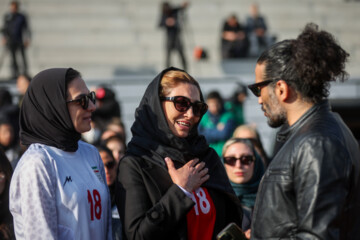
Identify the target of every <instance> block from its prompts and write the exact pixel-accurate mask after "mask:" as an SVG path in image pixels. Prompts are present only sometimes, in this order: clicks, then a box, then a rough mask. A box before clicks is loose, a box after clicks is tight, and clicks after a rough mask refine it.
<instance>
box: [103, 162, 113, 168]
mask: <svg viewBox="0 0 360 240" xmlns="http://www.w3.org/2000/svg"><path fill="white" fill-rule="evenodd" d="M104 166H105V167H106V168H107V169H112V168H113V167H114V166H115V161H112V162H107V163H105V164H104Z"/></svg>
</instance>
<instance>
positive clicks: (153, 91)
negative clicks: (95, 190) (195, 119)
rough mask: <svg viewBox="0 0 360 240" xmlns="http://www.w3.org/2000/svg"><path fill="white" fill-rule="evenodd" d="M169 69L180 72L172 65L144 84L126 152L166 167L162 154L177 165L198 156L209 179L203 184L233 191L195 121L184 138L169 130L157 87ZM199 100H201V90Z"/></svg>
mask: <svg viewBox="0 0 360 240" xmlns="http://www.w3.org/2000/svg"><path fill="white" fill-rule="evenodd" d="M171 70H177V71H182V70H180V69H177V68H174V67H170V68H167V69H165V70H164V71H162V72H161V73H160V74H159V75H158V76H156V77H155V79H154V80H153V81H152V82H151V83H150V84H149V86H148V87H147V89H146V91H145V94H144V96H143V98H142V100H141V102H140V105H139V107H138V108H137V109H136V112H135V122H134V124H133V125H132V127H131V132H132V134H133V137H132V139H131V141H130V142H129V144H128V148H127V151H126V153H127V154H131V155H135V156H139V157H142V158H144V159H146V160H148V161H151V162H152V163H154V164H157V165H159V166H161V167H163V168H165V169H166V164H165V162H164V159H165V157H170V158H171V159H172V160H173V161H174V164H175V167H177V168H178V167H181V166H183V165H184V164H186V162H188V161H190V160H191V159H193V158H195V157H197V158H199V159H200V161H203V162H205V164H206V167H207V168H208V169H209V175H210V179H209V180H208V181H207V182H206V183H205V184H204V186H206V187H212V188H216V189H219V190H223V191H226V192H231V193H233V190H232V187H231V185H230V183H229V180H228V177H227V175H226V172H225V169H224V167H223V165H222V162H221V161H220V159H219V156H218V155H217V154H216V152H215V151H214V150H213V149H212V148H210V147H209V146H208V144H207V142H206V140H205V138H204V136H202V135H199V134H198V130H197V126H198V124H196V125H194V126H193V128H192V129H191V131H190V133H189V135H188V136H187V137H186V138H180V137H177V136H175V135H174V134H173V133H172V131H171V130H170V128H169V126H168V124H167V121H166V118H165V115H164V112H163V109H162V105H161V102H160V98H159V88H160V82H161V79H162V77H163V75H164V74H165V73H166V72H167V71H171ZM200 99H201V101H204V98H203V95H202V93H201V91H200Z"/></svg>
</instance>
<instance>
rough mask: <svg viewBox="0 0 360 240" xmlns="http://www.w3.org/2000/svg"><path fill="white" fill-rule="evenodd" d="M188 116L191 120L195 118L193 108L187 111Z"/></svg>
mask: <svg viewBox="0 0 360 240" xmlns="http://www.w3.org/2000/svg"><path fill="white" fill-rule="evenodd" d="M186 115H187V116H188V117H189V118H193V117H195V115H194V111H193V107H192V106H191V107H190V108H189V109H188V110H187V111H186Z"/></svg>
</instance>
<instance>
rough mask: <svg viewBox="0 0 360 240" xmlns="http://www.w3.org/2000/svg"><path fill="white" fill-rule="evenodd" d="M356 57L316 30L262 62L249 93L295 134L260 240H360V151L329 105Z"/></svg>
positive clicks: (270, 173) (273, 172) (269, 174)
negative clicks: (332, 85)
mask: <svg viewBox="0 0 360 240" xmlns="http://www.w3.org/2000/svg"><path fill="white" fill-rule="evenodd" d="M348 57H349V54H348V53H347V52H346V51H345V50H344V49H343V48H342V47H341V46H340V45H339V44H338V43H337V42H336V40H335V38H334V36H333V35H332V34H330V33H329V32H327V31H324V30H319V27H318V26H317V25H316V24H313V23H310V24H307V25H306V26H305V28H304V30H303V31H302V32H301V33H300V34H299V36H298V37H297V38H296V39H287V40H284V41H281V42H279V43H276V44H275V45H273V46H271V47H270V48H269V49H268V50H266V51H265V52H263V53H262V54H261V56H260V57H259V58H258V60H257V64H256V67H255V84H251V85H249V89H250V90H251V91H252V92H253V93H254V95H255V96H257V97H258V98H259V99H258V102H259V104H260V105H261V109H262V110H263V111H264V115H265V117H266V118H267V122H268V124H269V126H271V127H274V128H275V127H280V126H282V125H283V124H285V123H286V124H288V126H289V127H288V128H285V129H284V131H282V132H278V134H277V139H278V140H279V141H282V142H283V144H282V147H281V148H280V149H279V151H278V152H277V153H276V155H275V156H274V157H273V159H272V161H271V163H270V165H269V166H268V168H267V170H266V173H265V174H264V177H263V179H262V181H261V183H260V187H259V190H258V195H257V198H256V203H255V208H254V214H253V221H252V226H251V238H252V239H347V240H349V239H350V240H351V239H359V236H360V228H359V226H360V218H359V215H360V150H359V144H358V142H357V141H356V139H355V138H354V136H353V134H352V133H351V131H350V130H349V128H348V127H347V126H346V125H345V123H344V122H343V120H342V119H341V117H340V115H338V114H337V113H334V112H332V111H331V107H330V104H329V101H328V99H327V96H328V94H329V87H330V83H331V82H332V81H336V80H340V81H344V80H346V79H347V76H348V75H347V73H346V71H345V63H346V62H347V60H348Z"/></svg>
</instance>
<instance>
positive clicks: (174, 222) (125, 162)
mask: <svg viewBox="0 0 360 240" xmlns="http://www.w3.org/2000/svg"><path fill="white" fill-rule="evenodd" d="M134 161H135V160H134V159H131V158H123V159H122V160H121V162H120V166H119V177H118V180H119V181H118V183H117V184H118V186H117V188H118V189H117V190H119V191H116V192H117V194H119V196H118V197H117V207H118V210H119V213H120V218H121V221H122V223H123V227H124V232H125V234H126V236H127V239H129V240H133V239H138V240H139V239H140V240H144V239H149V240H150V239H171V237H173V236H174V234H175V233H176V232H177V231H178V229H179V228H180V227H179V226H180V225H181V223H183V221H184V218H185V219H186V214H187V212H188V211H189V210H190V209H191V208H192V207H193V205H194V202H193V201H192V200H191V199H190V198H189V197H187V196H186V195H185V193H184V192H183V191H182V190H181V189H180V188H179V187H178V186H177V185H176V184H172V185H171V186H170V188H169V189H168V190H167V191H166V192H165V193H164V194H163V195H162V196H160V195H161V193H160V192H159V189H158V188H157V187H156V186H155V185H154V183H153V182H152V181H151V180H150V179H151V178H146V179H147V180H148V181H147V180H144V178H143V175H142V174H141V168H140V167H139V166H136V165H135V164H134V163H133V162H134ZM157 177H161V176H157ZM145 181H146V182H145ZM150 185H151V186H150ZM150 189H151V190H150ZM155 191H156V192H155ZM156 198H159V200H157V201H156V200H155V199H156ZM118 199H119V200H118ZM154 202H155V203H154Z"/></svg>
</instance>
